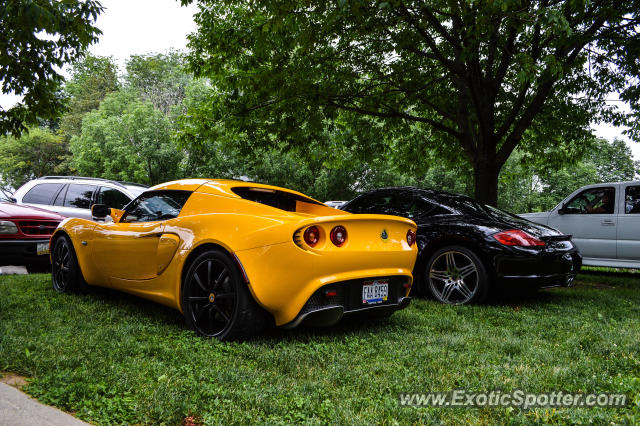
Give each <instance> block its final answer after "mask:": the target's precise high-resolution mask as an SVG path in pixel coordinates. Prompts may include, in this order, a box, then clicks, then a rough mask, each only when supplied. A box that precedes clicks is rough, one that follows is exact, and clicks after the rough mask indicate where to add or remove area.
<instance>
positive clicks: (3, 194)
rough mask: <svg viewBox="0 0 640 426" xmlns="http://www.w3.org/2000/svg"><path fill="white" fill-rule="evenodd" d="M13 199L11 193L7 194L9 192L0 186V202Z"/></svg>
mask: <svg viewBox="0 0 640 426" xmlns="http://www.w3.org/2000/svg"><path fill="white" fill-rule="evenodd" d="M11 201H13V200H12V199H11V194H9V192H7V191H5V190H4V189H2V188H0V202H11Z"/></svg>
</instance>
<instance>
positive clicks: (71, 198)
mask: <svg viewBox="0 0 640 426" xmlns="http://www.w3.org/2000/svg"><path fill="white" fill-rule="evenodd" d="M146 189H147V186H145V185H139V184H137V183H130V182H117V181H113V180H107V179H98V178H89V177H76V176H44V177H41V178H38V179H34V180H32V181H30V182H27V183H25V184H24V185H22V186H21V187H20V188H18V190H17V191H16V192H15V193H14V194H13V196H12V198H13V199H15V201H16V203H18V204H27V205H30V206H36V207H40V208H43V209H46V210H51V211H54V212H56V213H59V214H61V215H62V216H66V217H82V218H85V219H91V205H92V204H106V205H107V207H113V208H116V209H122V208H123V207H124V206H125V205H126V204H128V203H129V202H130V201H131V200H133V199H135V198H136V197H137V196H138V195H140V194H141V193H143V192H144V191H145V190H146Z"/></svg>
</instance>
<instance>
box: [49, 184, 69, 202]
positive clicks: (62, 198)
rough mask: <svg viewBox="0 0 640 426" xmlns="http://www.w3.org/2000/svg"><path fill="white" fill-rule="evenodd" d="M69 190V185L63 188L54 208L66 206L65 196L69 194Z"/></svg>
mask: <svg viewBox="0 0 640 426" xmlns="http://www.w3.org/2000/svg"><path fill="white" fill-rule="evenodd" d="M67 188H68V185H65V186H64V188H62V189H61V190H60V192H58V195H56V199H55V200H53V205H54V206H63V205H64V196H65V194H66V193H67Z"/></svg>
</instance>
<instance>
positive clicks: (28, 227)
mask: <svg viewBox="0 0 640 426" xmlns="http://www.w3.org/2000/svg"><path fill="white" fill-rule="evenodd" d="M59 223H60V222H55V221H44V220H23V221H20V222H18V227H19V228H20V231H21V232H22V233H23V234H25V235H51V234H53V231H55V229H56V228H57V227H58V224H59Z"/></svg>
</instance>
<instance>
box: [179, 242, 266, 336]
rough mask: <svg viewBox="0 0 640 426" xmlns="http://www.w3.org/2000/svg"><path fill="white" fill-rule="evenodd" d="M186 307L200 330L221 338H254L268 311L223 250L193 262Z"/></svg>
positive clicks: (188, 317) (184, 298)
mask: <svg viewBox="0 0 640 426" xmlns="http://www.w3.org/2000/svg"><path fill="white" fill-rule="evenodd" d="M182 310H183V312H184V316H185V320H186V322H187V324H188V325H189V327H191V328H192V329H193V330H195V332H196V333H198V334H199V335H201V336H205V337H215V338H217V339H220V340H236V339H243V338H247V337H250V336H252V335H254V334H256V333H258V332H259V331H260V330H261V329H262V327H263V325H264V324H265V318H264V315H265V312H264V311H263V310H262V308H261V307H260V306H258V305H257V303H256V302H255V300H253V296H251V293H250V292H249V288H248V287H247V284H246V283H245V282H244V280H243V279H242V278H241V276H240V271H238V267H237V266H236V265H235V263H234V262H233V260H232V259H230V258H229V256H228V255H227V254H226V253H223V252H221V251H219V250H208V251H206V252H204V253H202V254H200V255H199V256H198V257H197V258H196V259H195V260H194V261H193V263H191V266H190V267H189V269H188V271H187V273H186V274H185V277H184V282H183V288H182Z"/></svg>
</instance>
